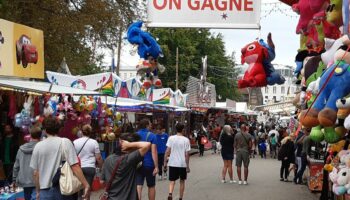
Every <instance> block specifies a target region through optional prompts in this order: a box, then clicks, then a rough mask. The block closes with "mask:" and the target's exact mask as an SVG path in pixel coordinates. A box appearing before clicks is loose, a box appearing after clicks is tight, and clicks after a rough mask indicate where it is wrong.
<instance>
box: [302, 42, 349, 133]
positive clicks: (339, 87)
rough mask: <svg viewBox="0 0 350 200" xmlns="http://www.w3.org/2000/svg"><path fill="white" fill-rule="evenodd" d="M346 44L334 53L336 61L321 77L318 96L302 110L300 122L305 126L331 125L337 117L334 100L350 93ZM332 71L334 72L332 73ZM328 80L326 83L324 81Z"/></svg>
mask: <svg viewBox="0 0 350 200" xmlns="http://www.w3.org/2000/svg"><path fill="white" fill-rule="evenodd" d="M347 49H348V47H347V45H344V46H342V47H341V48H340V49H339V50H338V51H337V52H336V53H335V59H336V60H337V62H336V63H334V64H333V65H331V66H330V67H329V68H327V69H326V70H325V71H324V73H323V75H322V77H321V79H320V83H319V84H320V86H319V87H320V89H321V88H322V87H323V85H325V84H326V85H325V86H324V90H322V91H320V92H321V93H320V94H319V96H318V98H317V99H316V100H315V102H314V105H313V106H312V107H311V108H310V110H309V111H306V110H305V111H303V112H302V113H301V116H300V122H301V123H302V124H303V125H304V126H306V127H315V126H317V125H319V124H321V125H322V126H324V127H332V126H334V124H335V121H336V119H337V111H338V108H337V106H336V101H337V100H338V99H341V98H343V97H345V96H347V95H348V94H349V93H350V84H349V81H350V65H349V63H350V53H349V52H347V51H346V50H347ZM333 71H334V74H333V75H332V73H333ZM327 81H328V83H326V82H327Z"/></svg>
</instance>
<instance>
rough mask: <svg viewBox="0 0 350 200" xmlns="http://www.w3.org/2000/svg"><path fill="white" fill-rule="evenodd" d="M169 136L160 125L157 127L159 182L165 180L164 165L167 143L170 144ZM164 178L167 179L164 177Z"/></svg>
mask: <svg viewBox="0 0 350 200" xmlns="http://www.w3.org/2000/svg"><path fill="white" fill-rule="evenodd" d="M168 137H169V136H168V134H167V133H165V130H164V129H162V127H161V126H160V125H158V126H157V151H158V169H159V172H158V175H159V180H162V179H163V164H164V154H165V151H166V143H167V142H168ZM164 178H166V177H165V176H164Z"/></svg>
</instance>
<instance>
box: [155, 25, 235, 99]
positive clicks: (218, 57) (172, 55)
mask: <svg viewBox="0 0 350 200" xmlns="http://www.w3.org/2000/svg"><path fill="white" fill-rule="evenodd" d="M150 31H151V33H152V34H153V35H154V37H155V38H157V39H158V43H159V44H160V45H161V47H162V49H163V53H164V57H163V58H160V59H159V62H160V63H161V64H163V65H164V66H165V67H166V71H165V72H164V73H163V74H161V75H160V79H161V80H162V81H163V85H164V87H170V88H172V89H175V85H176V83H175V79H176V68H175V66H176V48H177V47H178V48H179V89H180V90H182V91H185V90H186V86H187V81H188V77H189V76H190V75H191V76H194V77H197V78H199V77H200V74H201V69H202V57H203V56H205V55H207V56H208V76H207V81H208V82H210V83H212V84H215V86H216V92H217V97H219V96H221V99H222V100H225V99H226V98H230V99H235V100H237V99H238V98H239V93H238V92H237V89H236V88H237V87H236V83H237V80H236V79H237V73H236V71H235V69H234V66H235V64H234V61H233V59H232V58H231V57H229V56H227V55H226V52H225V44H224V42H223V37H222V35H221V34H212V33H211V32H210V31H209V30H208V29H169V28H167V29H166V28H155V29H150Z"/></svg>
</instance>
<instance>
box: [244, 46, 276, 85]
mask: <svg viewBox="0 0 350 200" xmlns="http://www.w3.org/2000/svg"><path fill="white" fill-rule="evenodd" d="M241 52H242V55H241V62H242V64H244V63H247V64H248V65H249V67H248V69H247V70H246V71H245V73H244V76H243V78H242V79H240V80H238V88H246V87H264V86H266V85H267V81H266V73H265V69H264V65H263V61H264V60H265V59H267V58H268V56H269V53H268V50H267V49H266V48H265V47H263V46H262V45H261V44H260V43H259V42H258V41H255V42H252V43H250V44H248V45H246V46H245V47H244V48H242V50H241Z"/></svg>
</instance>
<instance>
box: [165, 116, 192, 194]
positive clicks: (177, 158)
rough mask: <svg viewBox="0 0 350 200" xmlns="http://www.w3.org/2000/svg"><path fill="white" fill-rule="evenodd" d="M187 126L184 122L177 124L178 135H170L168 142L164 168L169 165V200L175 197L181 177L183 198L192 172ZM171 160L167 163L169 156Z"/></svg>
mask: <svg viewBox="0 0 350 200" xmlns="http://www.w3.org/2000/svg"><path fill="white" fill-rule="evenodd" d="M184 128H185V126H184V125H183V124H182V123H177V124H176V132H177V134H176V135H173V136H170V137H169V139H168V142H167V144H166V146H167V150H166V152H165V156H164V168H166V167H167V165H169V181H170V184H169V196H168V200H172V199H173V196H172V195H173V191H174V187H175V181H176V180H178V179H179V178H180V198H179V200H182V198H183V195H184V191H185V180H186V179H187V173H189V172H190V167H189V162H190V150H191V144H190V140H189V139H188V138H186V137H185V136H183V132H184ZM169 155H170V157H169V161H168V163H167V158H168V156H169Z"/></svg>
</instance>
